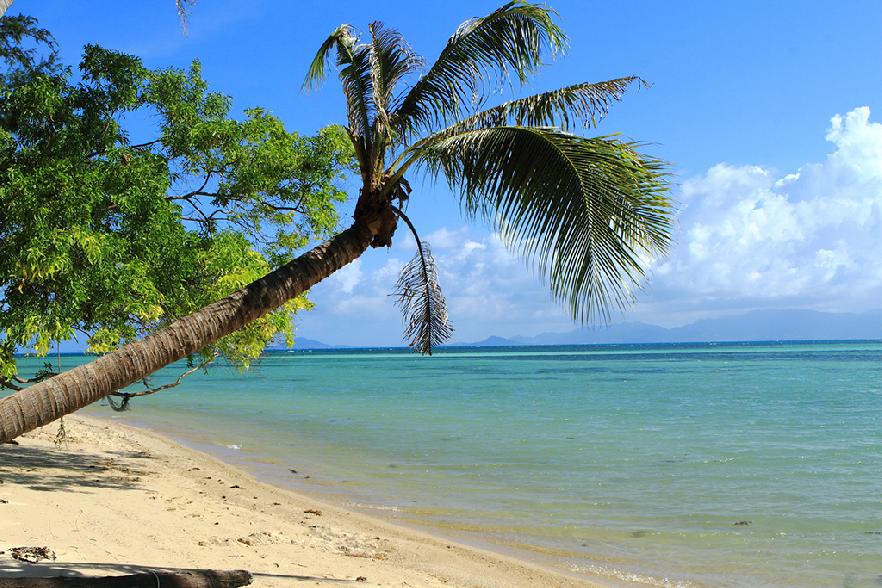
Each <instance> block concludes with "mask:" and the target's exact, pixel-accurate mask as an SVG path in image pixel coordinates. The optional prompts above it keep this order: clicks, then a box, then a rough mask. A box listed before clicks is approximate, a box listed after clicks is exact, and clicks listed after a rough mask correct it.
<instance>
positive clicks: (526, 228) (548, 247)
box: [415, 126, 671, 321]
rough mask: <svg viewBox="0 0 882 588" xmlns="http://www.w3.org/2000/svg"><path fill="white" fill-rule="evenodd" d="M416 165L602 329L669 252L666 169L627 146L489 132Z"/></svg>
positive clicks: (550, 133)
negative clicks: (438, 178) (652, 261)
mask: <svg viewBox="0 0 882 588" xmlns="http://www.w3.org/2000/svg"><path fill="white" fill-rule="evenodd" d="M415 158H416V161H417V162H418V163H422V164H423V165H424V166H425V167H426V168H427V169H428V171H429V172H430V173H432V174H433V175H440V174H443V175H444V176H446V178H447V181H448V182H449V184H450V186H451V188H452V189H454V190H456V191H458V192H459V193H460V195H461V199H462V203H463V207H464V209H465V211H466V212H467V213H468V214H469V215H478V216H483V217H485V218H486V219H489V220H490V221H491V222H492V223H494V225H495V226H496V228H497V229H498V230H499V231H500V234H501V235H502V237H503V239H504V240H505V242H506V243H507V244H508V245H509V246H510V247H512V248H514V249H516V250H518V251H519V252H520V253H522V254H523V255H524V256H526V257H527V258H528V259H530V260H532V261H534V262H535V263H536V264H537V265H538V267H539V269H540V270H541V271H542V272H543V273H544V274H546V275H547V276H548V279H549V284H550V287H551V291H552V294H553V295H554V296H555V298H557V299H559V300H563V301H565V302H566V303H567V305H568V306H569V308H570V311H571V313H572V315H573V317H574V318H576V319H580V320H583V321H584V320H590V319H593V318H603V319H604V320H605V319H608V318H609V315H608V312H609V309H610V308H611V307H614V306H618V307H619V308H622V307H624V306H625V305H626V304H627V303H629V302H630V301H631V300H632V297H633V290H634V287H635V286H637V285H639V284H640V282H641V281H642V278H643V276H644V271H645V270H644V266H645V264H646V261H647V258H651V257H654V256H656V255H658V254H661V253H664V252H665V250H666V248H667V245H668V242H669V239H670V223H671V211H670V201H669V199H668V196H667V185H666V181H665V179H666V178H665V175H664V172H663V169H664V164H663V163H662V162H661V161H659V160H657V159H654V158H651V157H647V156H645V155H642V154H640V153H639V152H638V151H637V145H635V144H633V143H629V142H625V141H621V140H619V139H617V138H614V137H594V138H584V137H579V136H576V135H572V134H569V133H566V132H564V131H561V130H558V129H551V128H525V127H515V126H511V127H496V128H490V129H478V130H469V131H464V132H462V133H459V134H456V135H453V136H450V137H445V138H438V139H437V140H435V141H433V142H430V143H427V144H423V145H422V146H421V147H420V148H419V149H418V151H417V152H416V153H415Z"/></svg>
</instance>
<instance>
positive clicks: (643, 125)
mask: <svg viewBox="0 0 882 588" xmlns="http://www.w3.org/2000/svg"><path fill="white" fill-rule="evenodd" d="M498 4H499V2H492V1H491V2H487V1H483V0H481V1H475V0H472V1H457V0H445V1H443V2H441V1H434V0H431V1H424V2H420V3H414V2H405V1H400V0H394V1H393V0H383V1H379V0H378V1H374V2H365V1H361V2H355V1H348V0H337V1H334V2H327V1H326V2H313V1H306V0H300V1H297V2H295V1H282V0H264V1H261V0H252V1H249V2H242V1H241V0H238V1H229V0H201V2H200V3H199V4H197V5H196V7H195V8H194V9H193V12H192V16H191V19H190V22H189V33H188V34H187V35H186V36H185V35H183V34H181V30H180V24H179V22H178V20H177V15H176V12H175V9H174V3H173V1H172V0H152V1H150V2H119V1H109V0H108V1H94V2H83V3H77V8H76V10H73V9H71V6H72V3H71V2H60V1H57V0H15V3H14V4H13V8H12V10H11V12H13V13H14V12H16V11H21V12H25V13H28V14H31V15H33V16H36V17H37V18H39V19H40V21H41V23H42V24H43V25H44V26H46V27H47V28H49V29H50V30H51V31H52V32H53V33H54V34H55V35H56V37H57V39H58V41H59V44H60V46H61V49H62V53H63V56H64V58H65V61H67V62H69V63H76V62H77V61H78V59H79V55H80V52H81V48H82V45H83V44H85V43H99V44H101V45H104V46H106V47H110V48H113V49H118V50H122V51H127V52H131V53H135V54H137V55H140V56H141V57H143V58H144V60H145V62H146V63H147V64H148V65H149V66H155V67H163V66H186V65H187V64H188V63H189V62H190V61H191V60H192V59H199V60H200V61H201V62H202V64H203V70H204V72H203V73H204V76H205V78H206V79H207V80H208V81H209V83H210V84H211V85H212V87H213V89H216V90H219V91H223V92H225V93H228V94H230V95H232V96H233V97H234V100H235V102H234V103H235V107H236V109H239V110H241V109H243V108H246V107H250V106H262V107H265V108H267V109H269V110H271V111H272V112H273V113H274V114H276V115H278V116H279V117H281V118H282V119H283V120H284V121H285V122H286V124H287V125H288V126H289V128H291V129H295V130H298V131H300V132H304V133H309V132H313V131H314V130H316V129H317V128H319V127H321V126H324V125H326V124H329V123H333V122H342V121H343V120H344V118H343V101H342V95H341V93H340V91H339V88H338V86H337V85H336V83H335V82H336V80H334V79H331V80H329V82H328V83H327V84H326V85H325V87H324V88H323V89H321V90H319V91H317V92H313V93H310V94H303V93H301V92H300V91H299V88H300V82H301V80H302V77H303V73H304V72H305V69H306V66H307V64H308V62H309V60H310V59H311V58H312V56H313V55H314V52H315V50H316V48H317V47H318V45H319V44H320V43H321V41H322V40H323V39H324V38H325V36H326V35H327V34H328V33H329V32H330V31H331V30H332V29H334V28H335V27H336V26H337V25H339V24H340V23H342V22H349V23H352V24H354V25H356V26H357V27H359V28H361V29H362V30H365V29H366V28H367V24H368V23H369V22H370V21H372V20H383V21H384V22H386V23H387V24H389V25H391V26H394V27H396V28H398V29H399V30H401V31H402V32H403V33H404V34H405V36H406V37H407V38H408V39H409V41H410V42H411V44H412V45H413V47H414V48H415V49H416V50H417V51H418V52H420V53H421V54H423V55H424V56H426V57H427V58H428V59H429V60H431V59H432V58H433V57H434V56H436V55H437V53H438V52H439V51H440V49H441V47H442V46H443V44H444V42H445V41H446V39H447V37H448V36H449V35H450V34H451V33H452V32H453V30H454V29H455V27H456V26H457V24H459V23H460V22H461V21H463V20H464V19H466V18H468V17H471V16H476V15H481V14H485V13H487V12H489V11H491V10H492V9H493V8H495V7H496V6H497V5H498ZM551 5H552V6H553V7H554V8H555V9H556V10H557V11H558V12H559V13H560V23H561V25H562V26H563V27H564V29H565V30H566V31H567V33H568V34H569V36H570V50H569V52H568V53H567V54H566V55H565V56H563V57H561V58H559V59H557V60H556V61H555V62H554V63H551V64H550V65H549V67H547V68H546V69H544V70H543V71H542V72H541V73H540V75H539V76H537V78H536V79H535V80H534V82H533V83H532V84H531V85H530V86H529V88H527V90H528V91H530V92H532V91H542V90H545V89H550V88H553V87H556V86H560V85H564V84H569V83H575V82H580V81H593V80H601V79H608V78H612V77H619V76H622V75H632V74H634V75H639V76H641V77H643V78H645V79H647V80H649V81H650V82H651V83H652V84H653V85H652V87H651V88H649V89H647V90H640V91H635V92H631V93H630V94H629V95H628V96H627V97H626V99H625V100H624V102H623V103H621V104H619V105H617V106H616V107H615V108H614V110H613V112H612V114H611V115H610V116H609V117H608V118H607V119H606V120H605V121H604V123H603V125H602V126H601V128H600V129H599V130H600V132H602V133H611V132H621V133H623V134H625V135H626V136H628V137H631V138H634V139H637V140H640V141H645V142H649V143H650V145H649V146H648V147H647V150H648V151H649V152H651V153H652V154H654V155H657V156H660V157H663V158H664V159H666V160H668V161H670V162H672V165H673V169H674V171H675V173H676V182H677V185H676V186H675V188H674V196H675V198H676V199H677V201H678V203H679V208H680V213H679V217H678V227H677V231H676V235H675V241H676V243H675V247H674V248H673V250H672V252H671V255H670V256H669V257H668V258H667V259H663V260H656V261H654V262H653V263H652V264H651V267H650V281H649V283H648V284H647V287H646V288H645V290H644V291H643V292H641V293H640V295H639V301H638V303H637V304H636V305H635V306H634V307H633V308H632V309H630V310H629V311H628V312H627V314H626V315H625V316H624V317H622V318H624V319H626V320H643V321H647V322H654V323H657V324H662V325H666V326H673V325H678V324H683V323H686V322H690V321H692V320H695V319H697V318H704V317H708V316H716V315H720V314H724V313H733V312H740V311H744V310H750V309H755V308H814V309H819V310H833V311H861V310H866V309H872V308H878V307H880V306H882V305H880V304H879V302H878V301H879V300H880V294H882V263H880V262H879V260H878V259H877V253H876V252H877V251H878V250H879V249H880V245H882V125H880V124H879V123H878V122H877V121H879V120H882V117H880V113H882V104H880V99H882V58H880V55H882V38H880V36H879V34H878V31H879V27H880V25H882V3H880V2H876V1H842V2H837V3H835V4H833V3H830V2H820V1H815V2H812V1H801V2H796V1H776V2H768V1H766V2H746V1H741V2H734V1H733V2H691V1H681V2H677V1H670V2H648V1H632V2H627V1H623V2H600V1H584V0H583V1H580V0H556V1H552V2H551ZM500 98H505V96H501V97H500ZM410 211H411V216H412V218H413V220H414V221H415V222H416V223H417V225H418V227H419V229H420V231H421V233H422V234H423V235H424V236H427V237H428V238H429V240H430V242H432V244H433V247H434V250H435V252H436V254H437V255H438V257H439V264H440V266H441V272H442V274H441V275H442V280H443V282H442V285H443V286H444V287H445V290H446V291H447V293H448V297H449V298H450V303H451V319H452V320H453V322H454V324H455V326H456V327H457V334H456V336H455V338H456V339H457V340H459V341H469V340H476V339H480V338H483V337H485V336H487V335H490V334H497V335H503V336H511V335H516V334H522V335H532V334H536V333H539V332H543V331H563V330H568V329H570V328H572V327H573V325H572V323H570V322H569V321H568V319H567V318H566V315H565V313H564V312H563V311H562V310H561V309H560V308H559V307H558V306H557V305H556V304H555V303H554V302H552V301H551V300H550V298H549V296H548V295H547V293H546V290H545V289H544V287H543V286H542V284H541V282H540V280H539V279H538V278H537V276H536V275H534V274H533V273H532V272H531V270H530V269H529V268H528V267H526V266H525V265H523V264H522V263H521V262H519V261H518V260H517V259H514V258H512V257H511V256H510V255H508V254H507V253H506V251H505V250H504V248H503V247H502V246H501V245H500V243H499V242H498V240H497V239H496V238H495V236H494V235H493V234H491V232H490V231H488V230H487V228H486V227H483V226H475V225H467V224H466V223H465V222H464V221H463V220H462V218H461V217H460V215H459V210H458V207H457V204H456V201H455V199H454V198H453V197H451V195H450V194H449V193H448V191H447V190H446V188H444V187H443V186H431V185H422V184H421V183H420V182H417V184H416V186H415V194H414V199H413V201H412V204H411V208H410ZM412 251H413V242H412V240H410V239H408V238H400V239H398V241H397V244H396V247H394V248H393V249H392V250H391V251H371V252H369V253H368V254H367V255H366V256H365V257H364V258H363V259H362V260H361V261H360V262H359V263H358V264H356V265H354V266H351V267H349V268H347V269H346V270H344V271H343V272H342V273H340V274H339V275H337V276H335V277H333V278H332V279H330V280H328V281H327V282H325V283H323V284H321V285H319V286H317V287H316V288H315V289H314V291H313V299H314V300H315V301H316V302H317V303H318V306H317V309H316V310H315V311H313V312H312V313H309V315H304V316H303V317H302V318H300V319H299V321H298V322H299V332H300V334H301V335H302V336H305V337H310V338H315V339H321V340H324V341H328V342H331V343H349V344H395V343H398V342H400V335H399V333H400V327H401V324H400V318H399V317H398V315H397V313H396V311H395V309H394V308H393V306H392V304H391V301H390V299H389V298H388V296H387V294H388V293H389V291H391V288H392V284H393V282H394V278H395V274H396V271H397V269H398V268H400V267H401V265H402V264H403V263H405V262H406V261H407V259H408V258H409V257H410V255H411V254H412Z"/></svg>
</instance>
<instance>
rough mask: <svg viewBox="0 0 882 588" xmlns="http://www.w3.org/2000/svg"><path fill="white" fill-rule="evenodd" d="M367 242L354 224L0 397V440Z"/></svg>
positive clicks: (149, 368)
mask: <svg viewBox="0 0 882 588" xmlns="http://www.w3.org/2000/svg"><path fill="white" fill-rule="evenodd" d="M372 238H373V232H372V230H371V229H370V228H369V227H368V226H367V225H366V223H356V224H354V225H353V226H352V227H350V228H349V229H347V230H345V231H343V232H342V233H340V234H339V235H337V236H336V237H334V238H333V239H331V240H330V241H327V242H325V243H322V244H321V245H319V246H318V247H316V248H314V249H312V250H310V251H309V252H307V253H305V254H304V255H302V256H300V257H298V258H297V259H295V260H293V261H291V262H290V263H288V264H286V265H284V266H282V267H281V268H279V269H277V270H276V271H274V272H272V273H270V274H268V275H266V276H265V277H263V278H261V279H260V280H257V281H256V282H253V283H252V284H249V285H248V286H246V287H245V288H242V289H241V290H239V291H237V292H234V293H233V294H231V295H229V296H227V297H226V298H223V299H222V300H219V301H217V302H215V303H214V304H210V305H209V306H206V307H205V308H203V309H201V310H199V311H197V312H194V313H193V314H191V315H189V316H186V317H184V318H182V319H180V320H178V321H175V322H174V323H172V324H171V325H169V326H168V327H166V328H165V329H163V330H162V331H159V332H157V333H155V334H152V335H150V336H148V337H145V338H144V339H141V340H139V341H135V342H133V343H129V344H128V345H126V346H124V347H121V348H120V349H118V350H117V351H114V352H112V353H108V354H107V355H104V356H102V357H100V358H98V359H96V360H95V361H92V362H90V363H87V364H85V365H82V366H79V367H77V368H74V369H72V370H70V371H67V372H64V373H62V374H59V375H57V376H55V377H53V378H50V379H48V380H45V381H43V382H40V383H39V384H35V385H33V386H31V387H30V388H27V389H25V390H22V391H20V392H17V393H15V394H13V395H12V396H9V397H7V398H4V399H2V400H0V443H5V442H6V441H9V440H12V439H14V438H16V437H18V436H19V435H22V434H24V433H27V432H28V431H31V430H33V429H36V428H37V427H42V426H43V425H46V424H48V423H50V422H52V421H54V420H56V419H58V418H60V417H62V416H64V415H66V414H70V413H72V412H74V411H76V410H79V409H81V408H83V407H84V406H86V405H88V404H91V403H93V402H96V401H98V400H100V399H101V398H103V397H105V396H107V395H108V394H111V393H112V392H114V391H116V390H119V389H121V388H125V387H126V386H128V385H129V384H132V383H134V382H137V381H138V380H141V379H143V378H145V377H146V376H147V375H149V374H150V373H152V372H154V371H156V370H158V369H159V368H161V367H163V366H166V365H168V364H170V363H173V362H175V361H177V360H179V359H181V358H183V357H186V356H187V355H189V354H191V353H194V352H196V351H199V350H200V349H202V348H204V347H205V346H206V345H209V344H211V343H213V342H214V341H217V340H218V339H220V338H221V337H224V336H226V335H229V334H230V333H233V332H235V331H237V330H239V329H241V328H242V327H244V326H245V325H246V324H248V323H250V322H251V321H253V320H255V319H257V318H260V317H261V316H263V315H265V314H267V313H268V312H270V311H272V310H274V309H276V308H278V307H279V306H281V305H282V304H284V303H285V302H287V301H288V300H290V299H291V298H294V297H295V296H297V295H299V294H301V293H303V292H304V291H306V290H307V289H309V288H310V287H312V286H314V285H315V284H317V283H319V282H320V281H322V280H323V279H325V278H326V277H328V276H330V275H331V274H332V273H334V272H335V271H337V270H338V269H340V268H342V267H343V266H345V265H347V264H348V263H350V262H352V261H354V260H355V259H356V258H358V257H359V256H361V254H362V253H364V252H365V250H367V248H368V245H369V244H370V242H371V239H372Z"/></svg>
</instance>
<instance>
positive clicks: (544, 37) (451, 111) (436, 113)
mask: <svg viewBox="0 0 882 588" xmlns="http://www.w3.org/2000/svg"><path fill="white" fill-rule="evenodd" d="M553 15H554V12H553V11H552V10H551V9H549V8H547V7H545V6H540V5H536V4H529V3H527V2H524V1H523V0H517V1H514V2H509V3H508V4H505V5H504V6H502V7H501V8H499V9H497V10H495V11H493V12H492V13H490V14H489V15H487V16H485V17H482V18H474V19H472V20H469V21H466V22H465V23H463V24H462V25H460V27H459V28H458V29H457V30H456V32H455V33H454V34H453V36H452V37H450V39H449V40H448V41H447V45H446V46H445V47H444V49H443V50H442V52H441V55H440V56H439V57H438V60H437V61H436V62H435V63H434V64H433V65H432V67H431V68H430V69H429V71H427V72H426V74H425V75H424V76H423V77H422V78H420V79H419V80H418V81H417V82H416V83H415V84H414V86H413V87H412V88H411V90H410V92H408V94H407V95H406V96H405V97H404V99H403V100H402V102H401V106H400V108H399V109H398V110H397V111H396V113H395V114H394V115H393V118H394V120H395V124H396V125H397V127H398V129H399V130H400V131H401V132H402V133H412V132H414V131H418V130H429V131H431V130H433V129H437V128H439V127H442V126H447V125H448V124H450V123H451V122H454V121H455V120H456V119H457V118H459V117H461V116H462V115H463V114H464V113H467V112H470V111H473V110H472V109H474V108H475V107H476V106H477V105H479V104H480V103H481V102H483V100H484V98H485V97H486V95H487V94H488V91H489V90H491V89H492V88H493V86H494V82H495V81H501V80H503V79H505V78H506V77H507V75H508V74H509V73H510V72H513V73H514V74H515V75H516V76H517V78H518V79H519V80H520V81H521V83H523V82H525V81H526V79H527V76H528V74H530V73H532V72H534V71H535V70H536V69H537V68H538V67H539V66H540V65H541V64H542V54H543V53H544V52H545V51H551V52H552V53H554V52H557V51H559V50H562V49H563V47H564V45H565V43H566V37H565V35H564V33H563V32H562V31H561V30H560V28H559V27H558V26H557V25H556V24H555V22H554V19H553Z"/></svg>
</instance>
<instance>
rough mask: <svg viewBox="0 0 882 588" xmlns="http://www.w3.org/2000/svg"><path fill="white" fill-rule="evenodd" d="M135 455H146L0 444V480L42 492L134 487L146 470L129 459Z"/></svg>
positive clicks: (137, 485) (135, 456) (144, 455)
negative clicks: (95, 453)
mask: <svg viewBox="0 0 882 588" xmlns="http://www.w3.org/2000/svg"><path fill="white" fill-rule="evenodd" d="M138 457H140V458H144V459H147V458H149V455H148V454H142V453H135V452H128V451H120V452H111V453H110V454H107V455H94V454H89V453H80V452H78V451H77V450H76V448H70V449H50V448H47V447H33V446H27V445H0V482H4V483H7V484H18V485H21V486H25V487H28V488H30V489H31V490H41V491H45V492H52V491H55V490H64V491H66V492H77V491H81V492H82V491H87V490H88V489H89V488H112V489H131V488H137V487H139V486H140V484H139V482H140V479H141V476H143V475H145V474H146V470H145V469H143V468H140V467H138V466H133V465H132V464H131V463H130V461H129V460H131V459H133V458H138ZM107 473H111V475H107ZM99 474H100V475H99ZM0 488H2V486H0Z"/></svg>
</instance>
